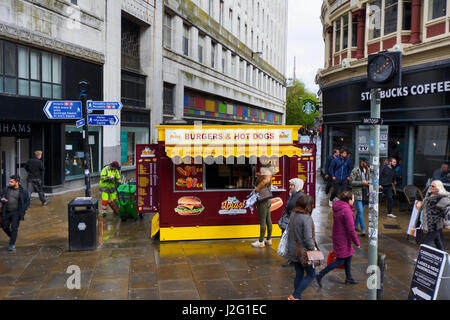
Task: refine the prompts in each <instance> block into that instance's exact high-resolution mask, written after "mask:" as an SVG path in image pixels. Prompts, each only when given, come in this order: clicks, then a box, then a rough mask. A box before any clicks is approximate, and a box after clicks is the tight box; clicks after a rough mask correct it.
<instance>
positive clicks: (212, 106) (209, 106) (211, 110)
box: [205, 100, 215, 112]
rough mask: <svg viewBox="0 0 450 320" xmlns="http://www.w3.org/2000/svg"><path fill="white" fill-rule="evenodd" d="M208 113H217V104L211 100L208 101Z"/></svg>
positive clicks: (206, 103)
mask: <svg viewBox="0 0 450 320" xmlns="http://www.w3.org/2000/svg"><path fill="white" fill-rule="evenodd" d="M205 105H206V111H210V112H214V111H215V103H214V101H211V100H206V102H205Z"/></svg>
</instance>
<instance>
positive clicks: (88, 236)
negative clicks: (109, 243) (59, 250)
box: [68, 197, 98, 251]
mask: <svg viewBox="0 0 450 320" xmlns="http://www.w3.org/2000/svg"><path fill="white" fill-rule="evenodd" d="M68 212H69V250H70V251H87V250H97V214H98V201H97V199H95V198H91V197H89V198H76V199H74V200H72V201H71V202H69V205H68Z"/></svg>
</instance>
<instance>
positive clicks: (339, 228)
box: [316, 191, 361, 287]
mask: <svg viewBox="0 0 450 320" xmlns="http://www.w3.org/2000/svg"><path fill="white" fill-rule="evenodd" d="M354 201H355V198H354V196H353V193H352V192H350V191H344V192H342V193H341V194H340V195H339V201H336V202H335V203H334V204H333V237H332V238H333V250H334V255H335V256H336V260H335V261H333V262H331V263H330V264H329V265H327V266H326V267H325V269H323V270H322V271H320V272H319V274H318V275H317V276H316V280H317V284H318V285H319V287H322V283H321V281H322V278H323V277H324V276H325V275H326V274H327V273H328V272H330V271H331V270H334V269H335V268H337V267H338V266H340V265H342V264H344V266H345V276H346V280H345V284H347V283H349V284H358V283H359V282H358V281H356V280H355V279H353V277H352V274H351V271H350V268H351V263H352V255H353V253H354V252H355V250H354V249H353V247H352V242H353V243H354V244H355V246H356V247H357V248H358V249H359V248H360V247H361V243H360V242H359V239H358V236H357V234H356V231H355V222H354V218H353V210H352V206H353V203H354Z"/></svg>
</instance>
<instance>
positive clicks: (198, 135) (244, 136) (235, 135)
mask: <svg viewBox="0 0 450 320" xmlns="http://www.w3.org/2000/svg"><path fill="white" fill-rule="evenodd" d="M292 143H293V139H292V130H291V129H253V130H249V129H245V130H242V129H224V130H220V129H200V130H195V129H194V130H187V129H167V130H166V145H193V144H196V145H199V144H201V145H212V144H213V145H226V144H234V145H262V144H268V145H271V144H280V145H281V144H283V145H286V144H292Z"/></svg>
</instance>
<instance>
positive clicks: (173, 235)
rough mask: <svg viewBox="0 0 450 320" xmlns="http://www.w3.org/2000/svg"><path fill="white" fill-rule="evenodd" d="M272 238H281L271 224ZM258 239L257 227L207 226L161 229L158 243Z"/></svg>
mask: <svg viewBox="0 0 450 320" xmlns="http://www.w3.org/2000/svg"><path fill="white" fill-rule="evenodd" d="M272 236H273V237H280V236H281V229H280V228H279V227H278V225H276V224H273V231H272ZM258 237H259V225H240V226H207V227H178V228H161V230H160V241H181V240H212V239H247V238H258Z"/></svg>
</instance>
